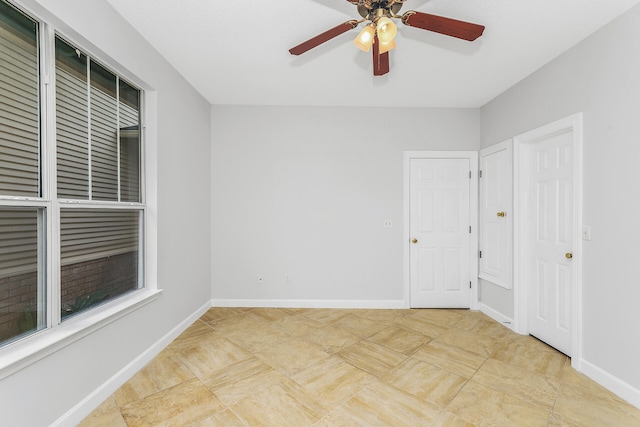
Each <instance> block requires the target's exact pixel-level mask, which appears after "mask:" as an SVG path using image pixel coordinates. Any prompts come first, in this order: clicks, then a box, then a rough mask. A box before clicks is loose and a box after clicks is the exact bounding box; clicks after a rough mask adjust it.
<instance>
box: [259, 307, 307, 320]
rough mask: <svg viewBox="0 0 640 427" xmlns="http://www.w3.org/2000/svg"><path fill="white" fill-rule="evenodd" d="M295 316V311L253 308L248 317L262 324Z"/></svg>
mask: <svg viewBox="0 0 640 427" xmlns="http://www.w3.org/2000/svg"><path fill="white" fill-rule="evenodd" d="M295 314H297V313H296V312H295V311H293V310H289V309H288V308H254V309H253V310H251V311H249V316H252V317H255V318H256V319H258V320H260V321H262V322H276V321H278V320H282V319H284V318H286V317H289V316H293V315H295Z"/></svg>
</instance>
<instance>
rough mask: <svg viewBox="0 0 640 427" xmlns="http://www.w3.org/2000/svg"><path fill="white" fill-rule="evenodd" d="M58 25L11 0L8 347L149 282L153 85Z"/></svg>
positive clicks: (6, 109)
mask: <svg viewBox="0 0 640 427" xmlns="http://www.w3.org/2000/svg"><path fill="white" fill-rule="evenodd" d="M54 33H55V32H54V31H50V30H48V28H47V27H46V25H45V24H44V23H42V22H38V21H37V20H35V19H33V18H31V17H30V16H28V15H26V14H24V13H22V12H21V11H19V10H18V9H16V8H14V7H13V6H11V5H10V4H8V3H7V2H5V1H4V0H0V346H5V345H7V344H9V343H12V342H15V341H18V340H20V339H22V338H26V337H29V336H30V335H33V334H34V333H36V332H38V331H45V332H46V330H49V329H56V328H58V327H60V326H61V325H64V324H65V322H68V321H69V320H70V319H71V318H73V317H74V316H76V315H78V314H80V313H83V312H86V311H89V310H91V309H93V308H95V307H98V306H100V305H102V304H104V303H107V302H109V301H112V300H115V299H116V298H118V297H120V296H123V295H125V294H130V293H132V292H135V291H136V290H139V289H141V288H143V287H144V274H143V273H144V268H143V260H144V258H145V257H144V245H143V240H144V239H143V238H144V232H143V230H144V223H145V213H146V206H145V205H144V191H143V187H142V183H143V181H144V180H143V176H142V171H143V167H142V159H143V152H142V140H141V132H140V129H141V117H142V108H141V104H142V95H143V93H142V91H141V90H140V89H138V88H137V87H136V86H135V85H134V84H132V83H130V82H128V81H126V80H124V79H123V78H122V77H121V76H119V75H118V74H117V73H115V72H113V71H112V70H110V69H109V67H107V66H105V65H104V64H101V63H100V62H99V61H97V60H95V59H94V58H92V57H91V55H90V54H88V53H87V52H84V51H83V50H82V49H81V48H79V47H78V46H76V45H74V44H73V43H72V42H70V41H68V40H67V39H65V38H64V37H63V36H62V35H59V34H56V35H54V36H51V34H54ZM43 35H44V36H43ZM49 37H52V38H53V40H47V38H49ZM41 40H42V41H43V42H42V43H40V41H41ZM47 46H52V47H53V52H47V51H46V50H47ZM46 58H53V59H54V60H53V61H47V60H46ZM43 75H45V76H49V77H48V79H42V78H41V76H43ZM52 76H53V77H52ZM42 80H48V82H47V83H48V84H47V85H45V84H43V81H42ZM53 83H54V84H53ZM50 98H54V99H55V103H51V102H46V101H47V99H50Z"/></svg>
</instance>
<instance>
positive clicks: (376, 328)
mask: <svg viewBox="0 0 640 427" xmlns="http://www.w3.org/2000/svg"><path fill="white" fill-rule="evenodd" d="M332 326H333V327H335V328H339V329H343V330H345V331H347V332H349V333H351V334H353V335H356V336H358V337H360V338H368V337H370V336H371V335H374V334H377V333H378V332H380V331H381V330H383V329H385V328H387V327H388V326H387V325H386V324H384V323H380V322H376V321H375V320H371V319H367V318H366V317H362V316H360V315H359V314H357V313H349V314H346V315H344V316H342V317H341V318H339V319H338V320H336V321H334V322H333V323H332Z"/></svg>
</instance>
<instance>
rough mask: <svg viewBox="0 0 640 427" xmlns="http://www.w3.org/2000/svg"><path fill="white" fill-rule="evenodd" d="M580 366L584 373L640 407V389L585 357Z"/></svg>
mask: <svg viewBox="0 0 640 427" xmlns="http://www.w3.org/2000/svg"><path fill="white" fill-rule="evenodd" d="M580 368H581V369H582V373H583V374H585V375H586V376H588V377H589V378H591V379H592V380H594V381H595V382H597V383H598V384H600V385H601V386H603V387H604V388H606V389H607V390H609V391H611V392H612V393H614V394H616V395H618V396H619V397H621V398H622V399H624V400H626V401H627V402H629V403H630V404H632V405H633V406H635V407H636V408H638V409H640V390H638V389H637V388H635V387H633V386H632V385H631V384H628V383H626V382H624V381H623V380H621V379H620V378H618V377H616V376H614V375H612V374H610V373H609V372H607V371H605V370H603V369H602V368H599V367H598V366H596V365H594V364H593V363H591V362H588V361H586V360H584V359H582V360H581V361H580Z"/></svg>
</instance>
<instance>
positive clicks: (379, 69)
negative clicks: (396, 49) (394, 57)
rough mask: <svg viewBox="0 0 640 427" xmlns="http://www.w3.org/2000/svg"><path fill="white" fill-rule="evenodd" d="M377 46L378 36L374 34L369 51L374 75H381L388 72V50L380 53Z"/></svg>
mask: <svg viewBox="0 0 640 427" xmlns="http://www.w3.org/2000/svg"><path fill="white" fill-rule="evenodd" d="M379 46H380V44H379V43H378V36H375V38H374V39H373V46H371V51H372V52H373V75H374V76H383V75H385V74H387V73H388V72H389V52H388V51H387V52H385V53H380V49H379Z"/></svg>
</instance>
